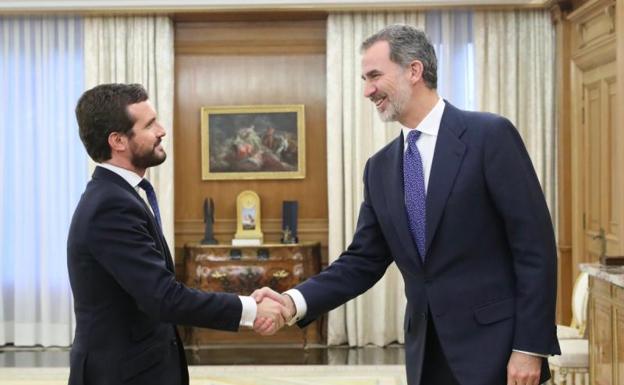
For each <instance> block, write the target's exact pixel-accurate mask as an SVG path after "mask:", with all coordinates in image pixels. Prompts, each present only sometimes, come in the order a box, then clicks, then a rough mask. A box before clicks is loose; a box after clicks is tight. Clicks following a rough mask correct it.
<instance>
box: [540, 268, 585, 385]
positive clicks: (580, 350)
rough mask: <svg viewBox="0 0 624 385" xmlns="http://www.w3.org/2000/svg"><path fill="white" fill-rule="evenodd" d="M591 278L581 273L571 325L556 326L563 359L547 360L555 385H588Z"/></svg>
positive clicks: (575, 287) (573, 297)
mask: <svg viewBox="0 0 624 385" xmlns="http://www.w3.org/2000/svg"><path fill="white" fill-rule="evenodd" d="M588 302H589V276H588V275H587V273H581V274H580V275H579V276H578V277H577V279H576V282H575V283H574V289H573V290H572V323H571V325H570V326H564V325H557V338H558V339H559V346H561V355H560V356H552V357H549V358H548V363H549V364H550V369H551V371H552V380H551V383H552V384H554V385H589V341H588V340H587V338H586V335H585V333H586V326H587V304H588Z"/></svg>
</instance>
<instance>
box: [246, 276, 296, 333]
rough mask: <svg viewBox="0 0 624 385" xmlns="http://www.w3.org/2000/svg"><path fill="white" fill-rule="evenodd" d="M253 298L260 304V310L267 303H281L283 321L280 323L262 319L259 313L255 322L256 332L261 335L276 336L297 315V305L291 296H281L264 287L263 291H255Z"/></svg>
mask: <svg viewBox="0 0 624 385" xmlns="http://www.w3.org/2000/svg"><path fill="white" fill-rule="evenodd" d="M251 297H252V298H253V299H254V300H256V302H257V303H258V308H260V306H262V304H263V303H265V301H271V302H273V303H279V304H280V306H281V316H282V319H281V320H279V322H273V321H271V319H269V318H266V317H260V313H258V317H256V321H255V322H254V330H255V331H256V332H257V333H259V334H261V335H265V336H266V335H272V334H275V333H276V332H277V331H278V330H279V329H281V328H282V327H283V326H284V324H285V323H286V322H288V321H290V319H291V318H292V317H294V316H295V314H296V310H295V304H294V303H293V301H292V299H291V298H290V297H289V296H287V295H283V294H280V293H278V292H276V291H274V290H272V289H270V288H268V287H263V288H262V289H258V290H256V291H254V292H253V293H252V294H251Z"/></svg>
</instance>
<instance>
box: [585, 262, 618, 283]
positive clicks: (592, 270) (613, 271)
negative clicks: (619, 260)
mask: <svg viewBox="0 0 624 385" xmlns="http://www.w3.org/2000/svg"><path fill="white" fill-rule="evenodd" d="M580 268H581V271H584V272H586V273H587V274H589V275H591V276H593V277H597V278H600V279H603V280H605V281H608V282H611V283H612V284H614V285H616V286H619V287H622V288H624V266H605V265H601V264H599V263H581V264H580Z"/></svg>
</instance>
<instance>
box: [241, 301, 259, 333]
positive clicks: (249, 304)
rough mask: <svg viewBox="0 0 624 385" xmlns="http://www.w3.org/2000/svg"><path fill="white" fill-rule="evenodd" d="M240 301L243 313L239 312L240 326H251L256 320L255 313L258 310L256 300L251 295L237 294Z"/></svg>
mask: <svg viewBox="0 0 624 385" xmlns="http://www.w3.org/2000/svg"><path fill="white" fill-rule="evenodd" d="M238 298H239V299H240V301H241V303H242V304H243V313H242V314H241V319H240V326H246V327H252V326H253V324H254V321H255V320H256V313H257V312H258V305H257V304H256V300H254V299H253V298H251V297H246V296H242V295H239V296H238Z"/></svg>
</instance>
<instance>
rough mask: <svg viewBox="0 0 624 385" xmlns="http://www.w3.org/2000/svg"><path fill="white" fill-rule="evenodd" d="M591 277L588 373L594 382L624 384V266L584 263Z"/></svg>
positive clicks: (606, 384)
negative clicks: (606, 266) (607, 266)
mask: <svg viewBox="0 0 624 385" xmlns="http://www.w3.org/2000/svg"><path fill="white" fill-rule="evenodd" d="M582 269H583V270H584V271H586V272H588V273H589V274H590V277H589V309H588V312H589V313H588V325H589V373H590V383H591V384H595V385H624V267H610V268H605V267H603V266H600V265H598V264H583V265H582Z"/></svg>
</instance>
